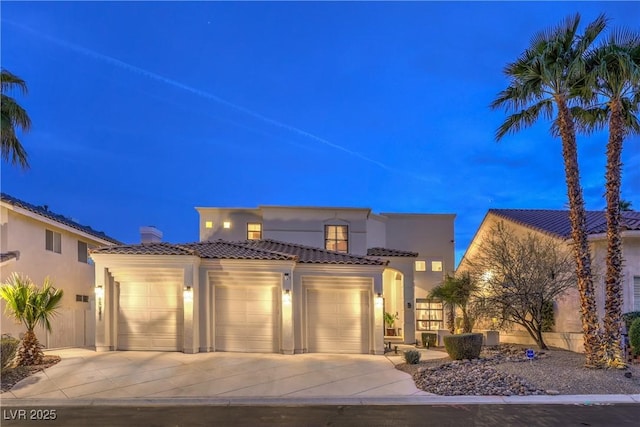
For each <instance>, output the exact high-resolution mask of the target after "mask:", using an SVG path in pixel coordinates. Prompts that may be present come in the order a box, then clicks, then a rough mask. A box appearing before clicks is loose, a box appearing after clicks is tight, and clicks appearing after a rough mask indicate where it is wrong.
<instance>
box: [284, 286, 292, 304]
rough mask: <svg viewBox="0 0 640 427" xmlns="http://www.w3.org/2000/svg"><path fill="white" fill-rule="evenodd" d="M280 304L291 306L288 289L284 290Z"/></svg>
mask: <svg viewBox="0 0 640 427" xmlns="http://www.w3.org/2000/svg"><path fill="white" fill-rule="evenodd" d="M282 302H283V303H284V304H287V305H288V304H291V290H290V289H285V290H284V293H283V294H282Z"/></svg>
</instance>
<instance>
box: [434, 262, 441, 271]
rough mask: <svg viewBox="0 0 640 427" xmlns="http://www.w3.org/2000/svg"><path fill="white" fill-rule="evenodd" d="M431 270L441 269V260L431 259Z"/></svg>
mask: <svg viewBox="0 0 640 427" xmlns="http://www.w3.org/2000/svg"><path fill="white" fill-rule="evenodd" d="M431 271H442V261H431Z"/></svg>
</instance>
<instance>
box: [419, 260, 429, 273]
mask: <svg viewBox="0 0 640 427" xmlns="http://www.w3.org/2000/svg"><path fill="white" fill-rule="evenodd" d="M416 271H427V263H426V262H425V261H416Z"/></svg>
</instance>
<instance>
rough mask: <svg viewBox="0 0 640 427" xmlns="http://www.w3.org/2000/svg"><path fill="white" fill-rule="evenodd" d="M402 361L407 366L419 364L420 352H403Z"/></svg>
mask: <svg viewBox="0 0 640 427" xmlns="http://www.w3.org/2000/svg"><path fill="white" fill-rule="evenodd" d="M404 361H405V362H407V364H409V365H415V364H417V363H418V362H420V352H419V351H418V350H407V351H405V352H404Z"/></svg>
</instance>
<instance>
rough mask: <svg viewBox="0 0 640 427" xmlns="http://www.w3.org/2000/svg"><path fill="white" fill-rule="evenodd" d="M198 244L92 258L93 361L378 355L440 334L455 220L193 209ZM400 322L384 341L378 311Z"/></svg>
mask: <svg viewBox="0 0 640 427" xmlns="http://www.w3.org/2000/svg"><path fill="white" fill-rule="evenodd" d="M196 209H197V210H198V212H199V214H200V227H199V229H200V241H199V242H195V243H186V244H171V243H164V242H160V241H159V238H158V235H154V233H153V230H151V231H150V232H149V239H147V241H146V242H145V243H142V244H139V245H120V246H112V247H105V248H100V249H96V250H94V251H92V255H91V256H92V258H93V259H94V261H95V267H96V289H97V295H98V296H99V298H98V299H97V304H98V305H97V311H96V322H97V327H96V349H97V350H98V351H109V350H116V349H123V350H127V349H130V350H142V349H144V350H164V351H183V352H185V353H195V352H208V351H246V352H269V353H284V354H294V353H305V352H331V353H365V354H382V353H383V352H384V342H385V341H389V340H395V341H396V342H408V343H413V342H415V340H416V339H419V335H420V332H421V331H423V330H434V329H442V328H443V325H442V319H443V313H442V305H441V304H439V303H438V302H434V301H428V300H427V299H426V298H427V294H428V292H429V291H430V289H432V288H433V287H434V286H436V285H437V284H439V283H440V282H441V281H442V279H443V276H444V274H445V272H451V271H452V270H453V268H454V240H453V239H454V238H453V233H454V230H453V221H454V218H455V216H454V215H451V214H374V213H372V212H371V209H368V208H329V207H291V206H260V207H258V208H196ZM385 311H386V312H390V313H393V314H394V315H396V314H397V319H398V320H397V321H396V324H395V325H394V328H393V335H392V336H387V337H385V336H384V334H385V325H384V321H383V314H384V312H385Z"/></svg>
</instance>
